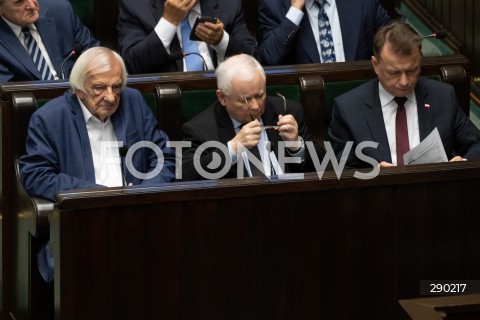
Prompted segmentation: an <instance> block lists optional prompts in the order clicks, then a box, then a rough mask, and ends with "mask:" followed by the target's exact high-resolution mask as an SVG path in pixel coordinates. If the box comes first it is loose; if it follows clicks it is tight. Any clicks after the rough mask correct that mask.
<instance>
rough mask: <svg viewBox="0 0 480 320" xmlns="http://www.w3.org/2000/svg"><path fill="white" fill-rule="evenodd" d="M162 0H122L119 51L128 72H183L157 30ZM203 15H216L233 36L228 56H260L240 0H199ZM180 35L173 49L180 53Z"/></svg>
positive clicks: (180, 62) (213, 58) (214, 61)
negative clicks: (155, 29)
mask: <svg viewBox="0 0 480 320" xmlns="http://www.w3.org/2000/svg"><path fill="white" fill-rule="evenodd" d="M163 6H164V1H163V0H121V1H120V14H119V17H118V25H117V30H118V43H119V50H120V54H121V55H122V57H123V59H124V60H125V64H126V65H127V69H128V72H130V73H150V72H165V71H182V70H183V65H182V60H181V59H180V60H177V61H175V60H173V59H172V58H171V57H170V55H169V54H168V52H167V51H166V49H165V47H164V46H163V44H162V41H161V40H160V39H159V38H158V36H157V34H156V33H155V31H154V28H155V26H156V25H157V23H158V21H159V20H160V18H161V17H162V15H163ZM200 6H201V9H202V15H204V16H214V17H217V18H218V19H220V21H222V22H223V24H224V25H225V27H224V29H225V31H226V32H228V34H229V35H230V41H229V43H228V47H227V51H226V54H225V56H226V57H227V56H231V55H235V54H239V53H246V54H250V55H252V56H257V55H258V49H257V45H256V43H255V40H254V39H253V38H252V37H251V36H250V33H249V32H248V29H247V26H246V24H245V19H244V16H243V11H242V4H241V0H200ZM181 51H182V50H181V47H180V43H179V40H178V38H177V36H175V37H174V39H173V41H172V44H171V47H170V52H171V53H174V52H181ZM209 51H210V55H211V57H212V60H213V64H214V66H215V67H216V66H217V61H216V60H217V59H216V55H215V50H213V49H212V48H211V47H210V46H209Z"/></svg>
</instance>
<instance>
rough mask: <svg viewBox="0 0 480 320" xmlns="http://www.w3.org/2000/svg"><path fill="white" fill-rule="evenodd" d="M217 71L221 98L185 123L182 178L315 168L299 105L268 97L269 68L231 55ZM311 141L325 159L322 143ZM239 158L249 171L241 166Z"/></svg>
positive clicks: (221, 176) (218, 92)
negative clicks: (265, 70)
mask: <svg viewBox="0 0 480 320" xmlns="http://www.w3.org/2000/svg"><path fill="white" fill-rule="evenodd" d="M216 76H217V89H218V90H217V98H218V101H216V102H214V103H213V104H212V105H211V106H210V107H209V108H207V109H206V110H204V111H203V112H201V113H200V114H198V115H197V116H195V117H194V118H193V119H191V120H190V121H188V122H186V123H185V124H184V125H183V127H182V131H183V134H184V141H187V142H189V143H191V146H190V147H187V148H184V149H183V164H182V178H183V179H184V180H199V179H205V178H207V179H210V178H234V177H237V178H241V177H243V176H256V175H264V176H271V175H279V174H282V173H287V172H306V171H313V170H314V166H313V162H312V158H311V156H310V149H308V148H307V147H306V142H311V141H313V138H312V136H311V135H310V134H309V133H308V131H307V126H306V124H305V122H304V119H303V110H302V107H301V105H299V104H298V103H296V102H294V101H290V100H286V99H285V98H284V97H283V96H281V95H279V97H267V95H266V80H265V79H266V77H265V72H264V70H263V67H262V66H261V65H260V64H259V63H258V61H257V60H255V58H253V57H251V56H249V55H246V54H240V55H236V56H232V57H230V58H228V59H227V60H225V61H224V62H223V63H221V64H220V65H219V66H218V68H217V69H216ZM212 142H217V143H212ZM283 142H285V143H283ZM312 143H313V146H314V150H315V151H314V152H315V153H316V154H317V156H318V158H319V159H320V160H321V159H322V158H323V156H324V154H325V152H324V149H323V147H321V146H320V145H319V144H317V143H316V142H312ZM208 146H212V147H211V148H209V147H208ZM283 146H285V148H283ZM200 147H201V148H200ZM199 148H200V149H199ZM280 149H284V150H280ZM247 151H248V152H247ZM283 151H284V152H283ZM282 152H283V153H282ZM196 154H197V155H196ZM283 155H284V156H283ZM286 158H296V159H295V160H293V159H289V160H292V161H289V160H288V161H284V160H285V159H286ZM256 160H257V161H256ZM294 162H298V163H294ZM239 163H242V164H244V165H245V170H237V169H239V168H238V166H237V164H239Z"/></svg>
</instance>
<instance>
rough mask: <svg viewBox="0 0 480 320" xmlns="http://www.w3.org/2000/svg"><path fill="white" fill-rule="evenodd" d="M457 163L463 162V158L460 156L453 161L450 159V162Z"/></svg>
mask: <svg viewBox="0 0 480 320" xmlns="http://www.w3.org/2000/svg"><path fill="white" fill-rule="evenodd" d="M455 161H463V158H462V157H460V156H455V157H453V158H452V159H450V161H449V162H455Z"/></svg>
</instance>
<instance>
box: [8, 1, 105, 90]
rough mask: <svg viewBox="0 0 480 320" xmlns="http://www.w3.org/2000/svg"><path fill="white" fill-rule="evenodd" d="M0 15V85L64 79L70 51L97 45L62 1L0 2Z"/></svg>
mask: <svg viewBox="0 0 480 320" xmlns="http://www.w3.org/2000/svg"><path fill="white" fill-rule="evenodd" d="M0 14H1V16H2V17H1V18H0V84H2V83H5V82H7V81H29V80H53V79H63V78H68V76H69V75H70V71H71V70H72V67H73V64H74V62H75V57H74V56H69V55H70V53H71V52H72V50H73V49H75V48H77V50H80V49H84V48H90V47H96V46H98V45H100V42H99V41H98V40H96V39H95V38H93V37H92V36H91V34H90V31H89V30H88V29H87V28H86V27H85V26H84V25H83V24H82V22H81V21H80V19H79V18H78V16H77V15H76V14H75V13H74V12H73V9H72V6H71V5H70V2H69V1H66V0H39V1H37V0H22V1H18V0H0ZM38 52H40V55H39V54H38ZM62 64H63V66H62ZM62 73H63V74H62Z"/></svg>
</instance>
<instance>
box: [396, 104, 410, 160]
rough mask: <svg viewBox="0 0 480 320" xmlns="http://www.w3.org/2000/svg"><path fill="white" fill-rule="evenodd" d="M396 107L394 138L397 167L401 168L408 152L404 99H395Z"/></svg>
mask: <svg viewBox="0 0 480 320" xmlns="http://www.w3.org/2000/svg"><path fill="white" fill-rule="evenodd" d="M393 100H395V102H396V103H397V105H398V108H397V115H396V116H395V137H396V143H397V166H403V155H404V154H405V153H406V152H408V151H409V150H410V146H409V144H408V126H407V112H406V111H405V101H407V98H405V97H395V99H393Z"/></svg>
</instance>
